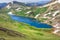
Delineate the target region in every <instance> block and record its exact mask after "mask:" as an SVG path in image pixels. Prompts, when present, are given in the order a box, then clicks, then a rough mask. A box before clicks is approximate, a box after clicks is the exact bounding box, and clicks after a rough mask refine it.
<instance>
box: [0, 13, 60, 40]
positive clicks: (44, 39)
mask: <svg viewBox="0 0 60 40" xmlns="http://www.w3.org/2000/svg"><path fill="white" fill-rule="evenodd" d="M1 27H2V28H5V31H2V30H3V29H2V30H1V29H0V38H4V39H5V40H60V37H59V36H56V35H54V34H52V33H51V29H47V28H46V29H45V28H35V27H33V26H30V25H28V24H25V23H20V22H17V21H14V20H12V19H11V18H10V17H9V15H7V12H4V13H2V12H0V28H1ZM16 35H17V36H16ZM19 35H21V36H19Z"/></svg>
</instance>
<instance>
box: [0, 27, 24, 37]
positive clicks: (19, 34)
mask: <svg viewBox="0 0 60 40" xmlns="http://www.w3.org/2000/svg"><path fill="white" fill-rule="evenodd" d="M0 31H3V32H6V33H7V35H9V36H14V37H17V36H19V37H25V35H24V34H22V33H19V32H16V31H12V30H9V29H6V28H2V27H0Z"/></svg>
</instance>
